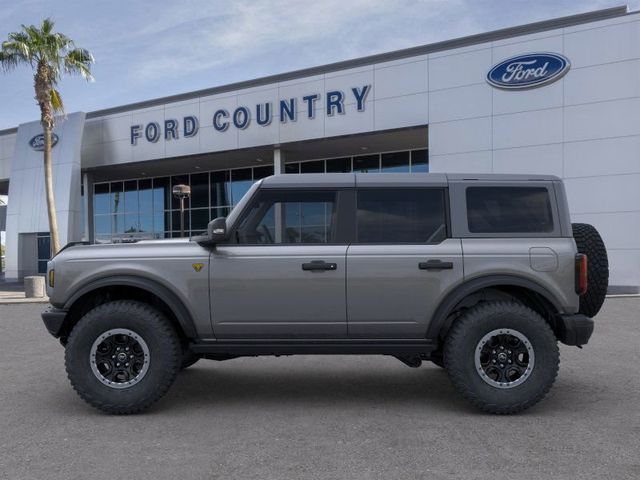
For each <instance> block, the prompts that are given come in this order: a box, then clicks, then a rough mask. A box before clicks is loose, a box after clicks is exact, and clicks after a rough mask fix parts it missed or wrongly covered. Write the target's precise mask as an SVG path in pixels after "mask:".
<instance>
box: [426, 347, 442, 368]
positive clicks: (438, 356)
mask: <svg viewBox="0 0 640 480" xmlns="http://www.w3.org/2000/svg"><path fill="white" fill-rule="evenodd" d="M429 360H430V361H431V363H433V364H434V365H435V366H437V367H440V368H444V358H443V355H442V351H441V350H440V349H438V350H437V351H435V352H433V353H431V356H430V357H429Z"/></svg>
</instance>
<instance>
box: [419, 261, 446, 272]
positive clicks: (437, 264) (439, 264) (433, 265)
mask: <svg viewBox="0 0 640 480" xmlns="http://www.w3.org/2000/svg"><path fill="white" fill-rule="evenodd" d="M418 268H419V269H420V270H451V269H453V262H443V261H442V260H428V261H426V262H420V263H419V264H418Z"/></svg>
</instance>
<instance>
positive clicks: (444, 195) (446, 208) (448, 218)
mask: <svg viewBox="0 0 640 480" xmlns="http://www.w3.org/2000/svg"><path fill="white" fill-rule="evenodd" d="M363 190H440V192H441V193H442V199H443V202H442V205H443V208H444V220H445V232H444V233H445V234H444V237H442V239H441V240H438V241H433V242H359V241H358V192H360V191H363ZM354 193H355V195H354V205H353V226H354V231H353V237H352V238H353V241H352V242H351V243H352V244H353V245H440V244H441V243H442V242H444V241H446V240H448V239H449V238H451V209H450V203H449V189H448V188H447V187H443V186H433V187H430V186H424V187H422V186H413V185H412V186H406V187H374V186H371V187H356V188H354Z"/></svg>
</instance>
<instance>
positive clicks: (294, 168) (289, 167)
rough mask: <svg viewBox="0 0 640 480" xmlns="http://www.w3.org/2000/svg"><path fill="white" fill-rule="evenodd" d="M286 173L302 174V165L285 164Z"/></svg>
mask: <svg viewBox="0 0 640 480" xmlns="http://www.w3.org/2000/svg"><path fill="white" fill-rule="evenodd" d="M284 173H300V164H299V163H287V164H285V166H284Z"/></svg>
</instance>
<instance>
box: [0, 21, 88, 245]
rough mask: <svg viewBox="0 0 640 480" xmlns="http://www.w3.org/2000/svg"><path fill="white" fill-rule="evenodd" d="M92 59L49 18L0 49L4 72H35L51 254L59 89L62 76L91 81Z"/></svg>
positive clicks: (60, 108)
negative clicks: (53, 155)
mask: <svg viewBox="0 0 640 480" xmlns="http://www.w3.org/2000/svg"><path fill="white" fill-rule="evenodd" d="M93 62H94V60H93V56H92V55H91V53H89V51H88V50H85V49H84V48H78V47H76V46H75V44H74V42H73V40H71V39H70V38H69V37H67V36H66V35H63V34H62V33H58V32H54V31H53V21H52V20H51V19H49V18H47V19H45V20H43V21H42V25H40V27H37V26H35V25H30V26H26V25H22V30H21V31H19V32H13V33H10V34H9V37H8V39H7V40H6V41H4V42H2V46H1V48H0V65H2V67H3V69H4V70H5V71H10V70H13V69H14V68H16V67H18V66H20V65H29V66H31V68H32V70H33V80H34V82H33V87H34V89H35V93H36V96H35V100H36V102H37V103H38V106H39V107H40V123H41V124H42V128H43V133H44V178H45V185H46V191H47V211H48V214H49V230H50V232H51V253H52V255H55V254H56V253H57V252H58V250H60V239H59V236H58V220H57V216H56V207H55V200H54V197H53V178H52V166H51V132H52V131H53V127H54V125H55V114H56V113H64V106H63V104H62V98H61V96H60V92H58V90H57V89H56V87H57V85H58V82H59V81H60V79H61V77H62V75H63V74H68V75H81V76H82V77H83V78H85V79H86V80H88V81H90V80H92V79H93V78H92V76H91V64H92V63H93Z"/></svg>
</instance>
